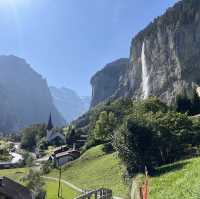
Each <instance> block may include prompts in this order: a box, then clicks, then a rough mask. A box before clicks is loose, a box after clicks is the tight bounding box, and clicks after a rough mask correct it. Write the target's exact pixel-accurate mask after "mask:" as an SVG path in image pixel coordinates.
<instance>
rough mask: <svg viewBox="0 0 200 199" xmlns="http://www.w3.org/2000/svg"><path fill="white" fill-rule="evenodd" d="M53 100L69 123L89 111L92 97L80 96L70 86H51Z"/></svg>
mask: <svg viewBox="0 0 200 199" xmlns="http://www.w3.org/2000/svg"><path fill="white" fill-rule="evenodd" d="M50 92H51V95H52V98H53V102H54V104H55V106H56V108H57V109H58V111H59V112H60V113H61V114H62V116H63V117H64V119H65V120H66V122H67V123H69V122H71V121H73V120H74V119H77V118H78V117H79V116H80V115H81V114H83V113H84V112H86V111H88V109H89V107H90V100H91V99H90V97H79V96H78V94H77V93H76V92H75V91H73V90H72V89H69V88H65V87H62V88H56V87H53V86H52V87H50Z"/></svg>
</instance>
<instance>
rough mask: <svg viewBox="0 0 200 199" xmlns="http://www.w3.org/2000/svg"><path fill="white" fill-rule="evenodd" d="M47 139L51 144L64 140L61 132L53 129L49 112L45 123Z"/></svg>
mask: <svg viewBox="0 0 200 199" xmlns="http://www.w3.org/2000/svg"><path fill="white" fill-rule="evenodd" d="M47 141H48V142H49V143H51V144H55V143H65V142H66V139H65V136H64V135H63V134H62V133H59V132H55V131H54V128H53V123H52V119H51V114H50V117H49V122H48V125H47Z"/></svg>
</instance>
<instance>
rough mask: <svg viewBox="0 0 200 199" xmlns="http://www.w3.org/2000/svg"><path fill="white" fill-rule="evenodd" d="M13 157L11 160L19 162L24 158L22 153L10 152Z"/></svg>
mask: <svg viewBox="0 0 200 199" xmlns="http://www.w3.org/2000/svg"><path fill="white" fill-rule="evenodd" d="M9 154H10V155H11V156H12V157H13V158H12V160H11V162H12V163H18V162H19V161H20V160H23V157H22V155H20V154H18V153H12V152H10V153H9Z"/></svg>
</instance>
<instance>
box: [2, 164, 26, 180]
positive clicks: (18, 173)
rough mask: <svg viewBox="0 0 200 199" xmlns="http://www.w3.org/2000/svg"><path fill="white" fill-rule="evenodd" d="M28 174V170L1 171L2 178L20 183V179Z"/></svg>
mask: <svg viewBox="0 0 200 199" xmlns="http://www.w3.org/2000/svg"><path fill="white" fill-rule="evenodd" d="M27 173H28V169H27V168H16V169H2V170H0V176H5V177H8V178H10V179H12V180H14V181H17V182H20V183H22V182H21V181H20V179H21V178H22V177H23V176H25V175H26V174H27Z"/></svg>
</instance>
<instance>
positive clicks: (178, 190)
mask: <svg viewBox="0 0 200 199" xmlns="http://www.w3.org/2000/svg"><path fill="white" fill-rule="evenodd" d="M178 198H181V199H198V198H200V158H193V159H190V160H185V161H180V162H177V163H175V164H171V165H166V166H163V167H161V168H159V169H158V170H157V175H156V176H155V177H152V178H151V179H150V199H178Z"/></svg>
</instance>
